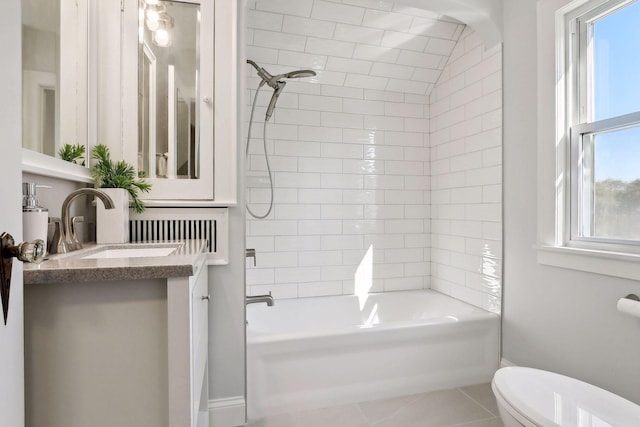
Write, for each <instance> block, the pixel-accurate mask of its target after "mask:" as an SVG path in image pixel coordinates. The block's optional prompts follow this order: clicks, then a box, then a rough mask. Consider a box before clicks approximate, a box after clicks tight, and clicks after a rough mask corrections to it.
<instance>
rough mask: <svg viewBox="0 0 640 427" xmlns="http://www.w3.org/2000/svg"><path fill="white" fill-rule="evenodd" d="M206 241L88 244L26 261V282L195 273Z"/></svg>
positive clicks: (112, 278) (203, 254) (135, 277)
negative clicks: (150, 252)
mask: <svg viewBox="0 0 640 427" xmlns="http://www.w3.org/2000/svg"><path fill="white" fill-rule="evenodd" d="M206 243H207V242H206V240H183V241H173V242H145V243H124V244H108V245H96V244H95V243H92V244H89V243H87V244H85V245H84V248H83V249H80V250H78V251H74V252H70V253H66V254H57V255H51V256H50V257H49V259H48V260H46V261H44V262H42V263H40V264H26V263H25V264H24V284H25V285H29V284H44V283H70V282H91V281H103V280H136V279H160V278H169V277H184V276H191V275H193V273H194V270H195V266H196V265H197V264H198V263H199V262H200V261H201V260H202V258H203V257H205V256H206V254H205V253H204V250H205V248H206ZM172 247H175V248H176V249H175V250H174V251H173V252H172V253H171V254H170V255H166V256H144V257H126V256H120V255H118V254H115V256H114V255H111V256H110V257H104V258H85V257H89V256H92V255H93V256H95V255H96V254H98V253H100V252H103V251H106V250H117V249H142V248H172ZM111 253H112V254H113V253H114V252H111Z"/></svg>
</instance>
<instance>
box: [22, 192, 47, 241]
mask: <svg viewBox="0 0 640 427" xmlns="http://www.w3.org/2000/svg"><path fill="white" fill-rule="evenodd" d="M48 225H49V210H48V209H46V208H43V207H41V206H38V200H36V184H35V182H23V183H22V230H23V231H22V235H23V239H24V241H25V242H33V241H34V240H36V239H42V240H43V241H44V244H45V253H47V252H46V250H47V246H46V245H47V230H48Z"/></svg>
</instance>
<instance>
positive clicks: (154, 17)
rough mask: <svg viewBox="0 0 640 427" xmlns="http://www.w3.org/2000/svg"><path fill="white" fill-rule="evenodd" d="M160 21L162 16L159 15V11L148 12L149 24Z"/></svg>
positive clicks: (149, 10)
mask: <svg viewBox="0 0 640 427" xmlns="http://www.w3.org/2000/svg"><path fill="white" fill-rule="evenodd" d="M159 19H160V14H159V13H158V11H156V10H153V9H148V10H147V24H148V23H150V22H158V20H159Z"/></svg>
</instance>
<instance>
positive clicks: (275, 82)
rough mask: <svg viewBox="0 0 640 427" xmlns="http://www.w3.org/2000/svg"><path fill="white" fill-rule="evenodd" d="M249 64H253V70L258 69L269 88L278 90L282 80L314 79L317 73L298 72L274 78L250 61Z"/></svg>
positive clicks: (248, 60) (311, 71) (309, 71)
mask: <svg viewBox="0 0 640 427" xmlns="http://www.w3.org/2000/svg"><path fill="white" fill-rule="evenodd" d="M247 64H251V65H252V66H253V68H255V69H256V71H257V72H258V76H260V78H261V79H262V81H263V82H264V83H266V84H268V85H269V87H271V88H272V89H276V90H277V89H278V83H280V82H279V80H281V79H299V78H301V77H313V76H315V75H316V72H315V71H313V70H297V71H290V72H288V73H285V74H278V75H275V76H274V75H271V74H270V73H269V72H268V71H267V70H265V69H264V68H262V67H260V66H259V65H258V64H256V63H255V62H253V61H252V60H250V59H247Z"/></svg>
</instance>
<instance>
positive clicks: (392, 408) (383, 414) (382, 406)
mask: <svg viewBox="0 0 640 427" xmlns="http://www.w3.org/2000/svg"><path fill="white" fill-rule="evenodd" d="M418 398H419V395H411V396H401V397H393V398H391V399H381V400H372V401H370V402H362V403H359V404H358V405H359V406H360V409H361V410H362V413H363V414H364V416H365V417H366V418H367V420H368V421H369V422H371V423H374V422H376V421H380V420H383V419H385V418H388V417H390V416H392V415H393V414H394V413H395V412H396V411H398V410H399V409H400V408H403V407H405V406H406V405H408V404H409V403H411V402H413V401H414V400H416V399H418Z"/></svg>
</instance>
